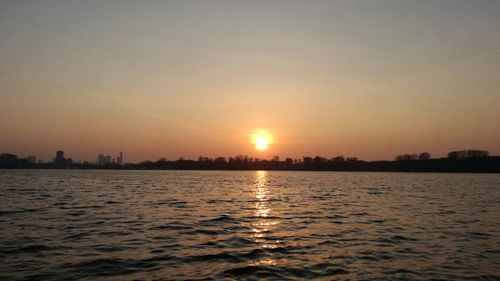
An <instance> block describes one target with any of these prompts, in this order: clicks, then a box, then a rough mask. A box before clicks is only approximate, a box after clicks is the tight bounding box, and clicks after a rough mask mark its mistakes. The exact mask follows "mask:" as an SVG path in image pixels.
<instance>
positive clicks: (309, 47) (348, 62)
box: [0, 0, 500, 162]
mask: <svg viewBox="0 0 500 281" xmlns="http://www.w3.org/2000/svg"><path fill="white" fill-rule="evenodd" d="M499 14H500V1H495V0H492V1H480V0H478V1H469V0H466V1H462V0H451V1H445V0H440V1H434V0H432V1H431V0H418V1H409V0H405V1H382V0H373V1H356V0H355V1H347V0H345V1H321V0H315V1H309V0H307V1H306V0H304V1H292V0H282V1H272V0H269V1H258V0H251V1H250V0H248V1H243V0H233V1H217V0H209V1H202V0H199V1H189V0H179V1H127V0H116V1H113V0H106V1H100V0H99V1H97V0H96V1H90V0H89V1H45V0H36V1H35V0H34V1H4V0H0V152H10V153H15V154H18V155H19V156H27V155H36V156H37V157H38V158H40V159H44V160H50V159H52V158H53V157H54V155H55V151H56V150H63V151H65V155H66V156H67V157H72V158H73V159H74V160H81V161H95V160H96V158H97V154H100V153H104V154H111V155H113V156H116V155H118V153H119V151H123V152H124V158H125V161H131V162H135V161H141V160H157V159H158V158H160V157H165V158H167V159H177V158H179V157H185V158H197V157H198V156H200V155H203V156H208V157H216V156H226V157H227V156H234V155H238V154H243V155H245V154H246V155H250V156H253V157H259V158H270V157H272V156H273V155H279V156H281V157H293V158H300V157H302V156H305V155H309V156H315V155H322V156H325V157H333V156H337V155H344V156H356V157H358V158H360V159H364V160H375V159H394V157H395V156H396V155H397V154H401V153H419V152H423V151H428V152H430V153H431V154H432V156H434V157H442V156H445V155H446V154H447V152H449V151H452V150H457V149H472V148H474V149H486V150H489V151H490V153H491V154H500V17H499V16H498V15H499ZM259 130H265V131H266V132H268V133H269V134H270V135H272V139H273V143H272V144H270V145H269V148H268V149H267V150H265V151H258V150H256V149H255V148H254V145H253V144H252V143H251V142H250V138H251V135H252V134H254V133H255V132H257V131H259Z"/></svg>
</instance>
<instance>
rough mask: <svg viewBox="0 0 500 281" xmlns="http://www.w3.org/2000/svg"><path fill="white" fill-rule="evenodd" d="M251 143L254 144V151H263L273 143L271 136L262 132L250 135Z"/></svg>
mask: <svg viewBox="0 0 500 281" xmlns="http://www.w3.org/2000/svg"><path fill="white" fill-rule="evenodd" d="M251 136H252V137H251V142H252V143H253V144H254V146H255V149H257V150H258V151H265V150H267V149H268V148H269V145H270V144H271V143H272V142H273V138H272V137H271V135H270V134H269V133H268V132H266V131H263V130H260V131H258V132H256V133H254V134H252V135H251Z"/></svg>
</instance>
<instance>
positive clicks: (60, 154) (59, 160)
mask: <svg viewBox="0 0 500 281" xmlns="http://www.w3.org/2000/svg"><path fill="white" fill-rule="evenodd" d="M54 165H55V166H56V167H57V168H64V167H67V166H69V165H71V158H68V159H66V158H64V151H62V150H58V151H57V152H56V158H54Z"/></svg>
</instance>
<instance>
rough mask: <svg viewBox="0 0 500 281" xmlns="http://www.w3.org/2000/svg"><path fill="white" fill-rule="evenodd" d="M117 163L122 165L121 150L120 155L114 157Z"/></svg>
mask: <svg viewBox="0 0 500 281" xmlns="http://www.w3.org/2000/svg"><path fill="white" fill-rule="evenodd" d="M116 163H117V164H118V165H123V152H121V151H120V156H118V158H117V159H116Z"/></svg>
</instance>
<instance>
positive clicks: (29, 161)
mask: <svg viewBox="0 0 500 281" xmlns="http://www.w3.org/2000/svg"><path fill="white" fill-rule="evenodd" d="M26 161H28V163H33V164H34V163H36V156H33V155H30V156H28V157H26Z"/></svg>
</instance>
